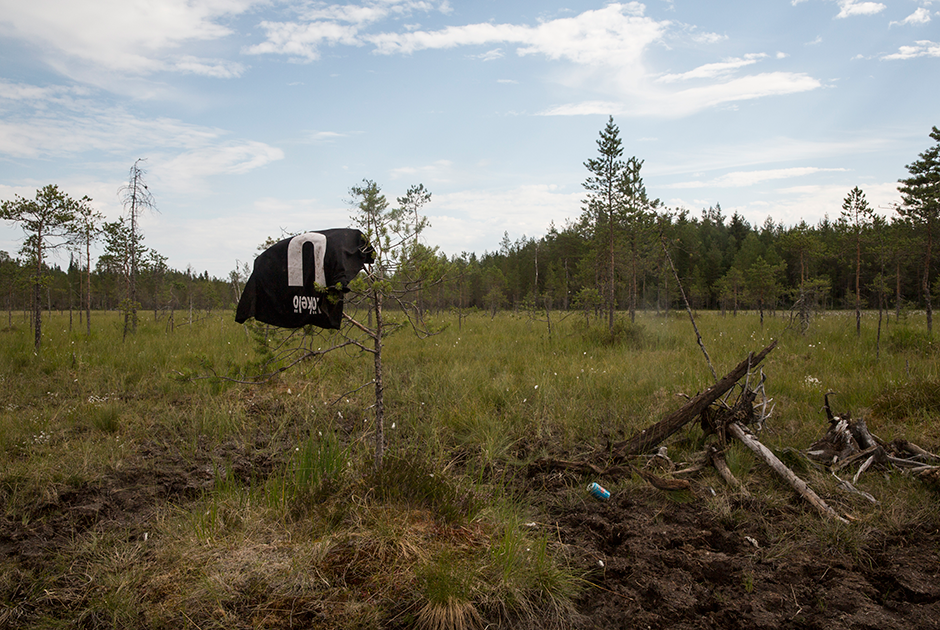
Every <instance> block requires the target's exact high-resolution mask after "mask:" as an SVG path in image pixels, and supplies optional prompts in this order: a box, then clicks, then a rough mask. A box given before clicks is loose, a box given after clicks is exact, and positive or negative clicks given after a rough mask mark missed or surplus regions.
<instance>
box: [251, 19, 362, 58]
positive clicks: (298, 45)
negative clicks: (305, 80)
mask: <svg viewBox="0 0 940 630" xmlns="http://www.w3.org/2000/svg"><path fill="white" fill-rule="evenodd" d="M259 26H260V27H261V28H262V29H264V31H265V33H266V34H267V38H268V39H267V41H265V42H262V43H260V44H256V45H254V46H249V47H248V48H246V49H245V52H246V53H248V54H251V55H261V54H279V55H288V56H290V57H293V58H295V59H302V60H305V61H316V60H317V59H319V58H320V47H321V46H324V45H326V46H334V45H336V44H346V45H348V46H361V45H362V43H361V42H360V41H359V39H358V33H359V28H358V27H357V26H354V25H348V24H337V23H336V22H312V23H309V24H299V23H296V22H267V21H265V22H262V23H261V24H260V25H259Z"/></svg>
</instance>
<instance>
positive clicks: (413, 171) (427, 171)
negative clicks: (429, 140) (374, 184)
mask: <svg viewBox="0 0 940 630" xmlns="http://www.w3.org/2000/svg"><path fill="white" fill-rule="evenodd" d="M452 167H453V162H451V161H450V160H437V161H436V162H434V163H433V164H428V165H426V166H400V167H398V168H393V169H392V170H391V173H390V175H391V178H392V179H393V180H396V179H402V178H405V177H418V178H419V179H422V180H427V181H429V182H438V183H440V182H449V181H450V180H451V178H452V176H453V174H452V173H451V169H452Z"/></svg>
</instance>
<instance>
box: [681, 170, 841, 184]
mask: <svg viewBox="0 0 940 630" xmlns="http://www.w3.org/2000/svg"><path fill="white" fill-rule="evenodd" d="M845 170H846V169H844V168H816V167H812V166H804V167H795V168H778V169H767V170H758V171H735V172H733V173H727V174H725V175H722V176H721V177H716V178H715V179H711V180H708V181H704V182H703V181H691V182H680V183H677V184H669V185H666V186H663V188H740V187H743V186H753V185H755V184H759V183H761V182H766V181H771V180H777V179H790V178H793V177H804V176H806V175H812V174H815V173H822V172H842V171H845Z"/></svg>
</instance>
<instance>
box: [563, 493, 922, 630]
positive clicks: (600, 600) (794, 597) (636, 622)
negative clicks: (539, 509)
mask: <svg viewBox="0 0 940 630" xmlns="http://www.w3.org/2000/svg"><path fill="white" fill-rule="evenodd" d="M550 513H551V516H552V518H553V519H554V521H555V522H554V527H555V528H556V529H557V532H558V536H559V538H560V540H561V541H562V542H563V543H565V544H566V545H568V546H569V548H570V549H571V550H572V552H573V553H574V554H575V555H576V556H577V557H578V558H579V561H580V562H582V563H584V566H585V568H587V569H588V570H589V572H590V577H589V580H590V581H591V582H592V584H593V586H592V587H590V588H588V589H587V590H586V591H585V592H584V594H583V595H582V597H581V599H580V601H579V602H578V607H579V611H580V613H581V614H582V615H583V617H582V620H583V622H582V624H581V627H583V628H649V629H656V628H670V629H671V630H675V629H705V628H715V629H718V628H722V629H728V628H742V629H743V628H767V629H771V628H819V629H820V630H822V629H827V630H829V629H842V628H846V629H848V628H851V629H863V628H864V629H868V628H871V629H875V628H879V629H882V630H894V629H897V630H901V629H911V628H940V551H938V549H940V548H938V544H940V531H938V529H940V527H938V526H940V524H933V525H931V526H925V527H923V528H921V529H920V530H918V531H911V532H906V533H905V535H904V536H896V537H894V538H892V539H885V540H882V541H880V542H878V543H876V546H877V548H872V547H869V548H866V549H862V550H861V551H860V553H859V554H858V555H859V557H860V560H853V559H852V558H846V557H843V556H844V554H835V555H833V554H825V553H823V552H822V550H820V549H816V548H814V547H813V546H812V545H811V544H805V545H800V544H796V545H794V544H792V541H791V542H789V543H788V544H787V551H786V553H785V554H783V555H781V554H780V553H779V552H778V551H777V550H775V548H774V547H775V541H774V540H773V539H768V534H767V533H766V532H765V531H764V530H763V529H762V528H760V527H756V528H754V529H753V530H750V529H749V526H748V525H746V524H745V525H742V526H741V527H728V526H727V525H723V524H722V523H720V522H718V520H717V519H716V518H715V517H714V515H713V514H712V513H710V512H709V511H708V510H707V509H706V508H705V506H704V503H703V502H702V501H700V500H692V501H689V502H685V503H677V502H673V501H670V500H668V499H667V498H664V495H662V494H660V495H658V496H657V495H653V494H648V493H646V491H643V492H641V493H640V494H639V495H638V496H636V497H630V496H629V495H627V494H625V493H621V494H619V495H615V496H613V497H611V499H610V500H609V501H606V502H600V501H594V500H585V501H584V502H582V503H580V504H577V505H573V506H568V507H559V508H554V509H551V510H550ZM781 516H783V515H781Z"/></svg>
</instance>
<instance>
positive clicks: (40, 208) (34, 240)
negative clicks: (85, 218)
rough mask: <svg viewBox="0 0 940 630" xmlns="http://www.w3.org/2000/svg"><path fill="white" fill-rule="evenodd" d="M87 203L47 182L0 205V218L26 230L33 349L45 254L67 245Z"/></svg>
mask: <svg viewBox="0 0 940 630" xmlns="http://www.w3.org/2000/svg"><path fill="white" fill-rule="evenodd" d="M89 202H91V199H90V198H88V197H87V196H86V197H82V198H81V199H80V200H78V201H76V200H74V199H72V198H71V197H69V196H68V195H67V194H65V193H63V192H61V191H60V190H59V188H58V186H55V185H52V184H50V185H49V186H46V187H44V188H42V189H40V190H37V191H36V198H35V199H32V200H31V199H26V198H24V197H20V196H19V195H16V196H15V198H14V200H13V201H4V202H3V203H2V204H0V219H5V220H7V221H13V222H15V223H19V224H20V227H21V228H22V229H23V231H24V232H25V233H26V240H25V242H24V244H23V248H22V250H21V251H22V253H23V254H24V255H25V257H26V260H27V261H28V263H29V264H30V265H31V266H32V268H33V277H32V278H31V284H32V289H33V305H32V307H33V332H34V335H35V337H34V339H35V346H36V349H37V350H39V348H40V346H41V345H42V287H43V286H45V285H46V283H47V282H48V275H47V274H46V255H47V253H48V251H49V250H53V249H56V248H57V247H60V246H65V245H68V244H69V242H70V238H71V237H72V235H73V234H74V231H75V228H74V224H75V217H76V214H77V213H78V211H79V208H80V207H82V206H84V205H86V204H88V203H89Z"/></svg>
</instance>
